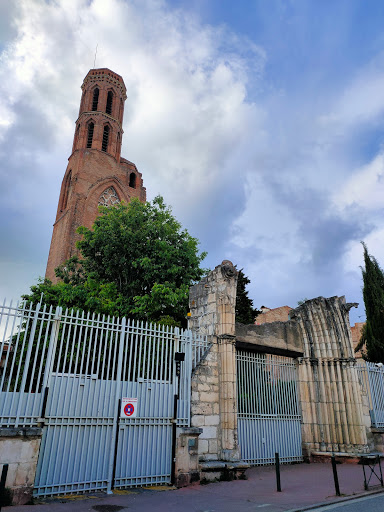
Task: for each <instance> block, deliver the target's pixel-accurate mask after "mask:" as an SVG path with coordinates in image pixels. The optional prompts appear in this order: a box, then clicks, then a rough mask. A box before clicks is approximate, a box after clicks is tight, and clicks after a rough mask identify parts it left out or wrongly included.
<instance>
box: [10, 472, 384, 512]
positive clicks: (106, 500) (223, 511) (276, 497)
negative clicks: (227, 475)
mask: <svg viewBox="0 0 384 512" xmlns="http://www.w3.org/2000/svg"><path fill="white" fill-rule="evenodd" d="M337 472H338V475H339V483H340V492H341V494H342V496H341V497H340V498H337V497H336V496H335V489H334V483H333V476H332V467H331V464H330V462H329V463H313V464H297V465H292V466H290V465H287V466H281V487H282V492H279V493H278V492H276V480H275V470H274V467H255V468H251V469H249V470H248V471H247V473H246V474H247V476H248V480H237V481H233V482H218V483H213V484H209V485H196V486H192V487H188V488H183V489H177V490H166V491H164V492H162V491H160V490H154V489H156V488H152V489H150V490H149V489H132V490H130V491H126V492H125V493H124V494H114V495H97V496H96V495H92V496H87V497H85V496H81V497H78V498H75V499H70V500H66V498H56V499H55V500H53V501H50V502H47V503H44V504H36V505H24V506H18V507H5V508H3V509H2V510H3V511H6V512H29V511H31V512H32V511H33V512H51V511H52V512H86V511H87V512H88V511H89V512H94V511H96V512H117V511H119V510H122V511H124V509H126V510H127V511H128V512H134V511H137V512H139V511H140V512H147V511H148V512H150V511H154V512H173V511H175V512H176V511H181V512H216V511H217V512H249V511H255V510H257V509H259V508H260V509H262V510H265V511H266V512H281V511H293V510H302V509H304V508H306V507H310V506H313V505H316V504H320V503H324V502H325V503H332V502H335V501H339V500H343V499H345V497H346V496H352V495H360V494H369V493H370V492H372V491H378V490H380V491H381V490H384V488H382V487H381V486H380V484H379V486H377V485H376V484H377V483H379V482H378V481H377V480H376V479H375V480H374V478H375V477H373V478H372V481H371V483H373V484H375V485H374V486H372V487H370V491H368V492H365V491H364V480H363V469H362V467H361V466H359V465H357V464H346V463H344V464H339V465H338V466H337ZM161 489H164V487H162V488H161ZM63 501H65V502H63Z"/></svg>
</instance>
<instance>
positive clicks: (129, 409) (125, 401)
mask: <svg viewBox="0 0 384 512" xmlns="http://www.w3.org/2000/svg"><path fill="white" fill-rule="evenodd" d="M136 412H137V398H122V399H121V411H120V417H121V418H136Z"/></svg>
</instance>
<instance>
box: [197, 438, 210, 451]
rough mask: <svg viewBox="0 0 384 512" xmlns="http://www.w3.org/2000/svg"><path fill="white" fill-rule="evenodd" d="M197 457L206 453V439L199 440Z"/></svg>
mask: <svg viewBox="0 0 384 512" xmlns="http://www.w3.org/2000/svg"><path fill="white" fill-rule="evenodd" d="M198 452H199V455H200V454H203V453H207V452H208V441H207V440H206V439H201V437H200V439H199V447H198Z"/></svg>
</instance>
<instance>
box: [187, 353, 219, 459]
mask: <svg viewBox="0 0 384 512" xmlns="http://www.w3.org/2000/svg"><path fill="white" fill-rule="evenodd" d="M191 424H192V426H193V427H200V428H201V429H202V433H201V434H200V437H199V447H198V453H199V459H200V460H201V461H208V460H217V459H219V458H220V452H221V426H220V408H219V352H218V345H217V344H215V345H213V346H212V347H211V349H210V351H209V353H208V355H207V357H206V358H205V360H204V361H203V362H202V363H201V364H200V365H199V367H198V368H197V369H196V372H195V373H194V375H193V376H192V400H191Z"/></svg>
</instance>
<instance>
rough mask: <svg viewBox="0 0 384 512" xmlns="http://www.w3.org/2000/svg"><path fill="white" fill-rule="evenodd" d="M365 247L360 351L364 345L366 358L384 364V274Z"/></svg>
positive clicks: (358, 347) (357, 348)
mask: <svg viewBox="0 0 384 512" xmlns="http://www.w3.org/2000/svg"><path fill="white" fill-rule="evenodd" d="M362 245H363V247H364V266H365V268H361V270H362V274H363V298H364V304H365V313H366V317H367V319H366V324H365V327H364V329H363V333H362V337H361V340H360V343H359V344H358V346H357V347H356V350H359V349H360V348H361V347H362V346H363V345H364V344H365V346H366V353H365V354H364V358H365V359H367V360H368V361H372V362H375V363H379V362H384V273H383V271H382V269H381V268H380V266H379V264H378V262H377V260H376V258H374V257H373V256H371V255H370V254H368V249H367V246H366V245H365V244H364V243H363V242H362Z"/></svg>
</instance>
